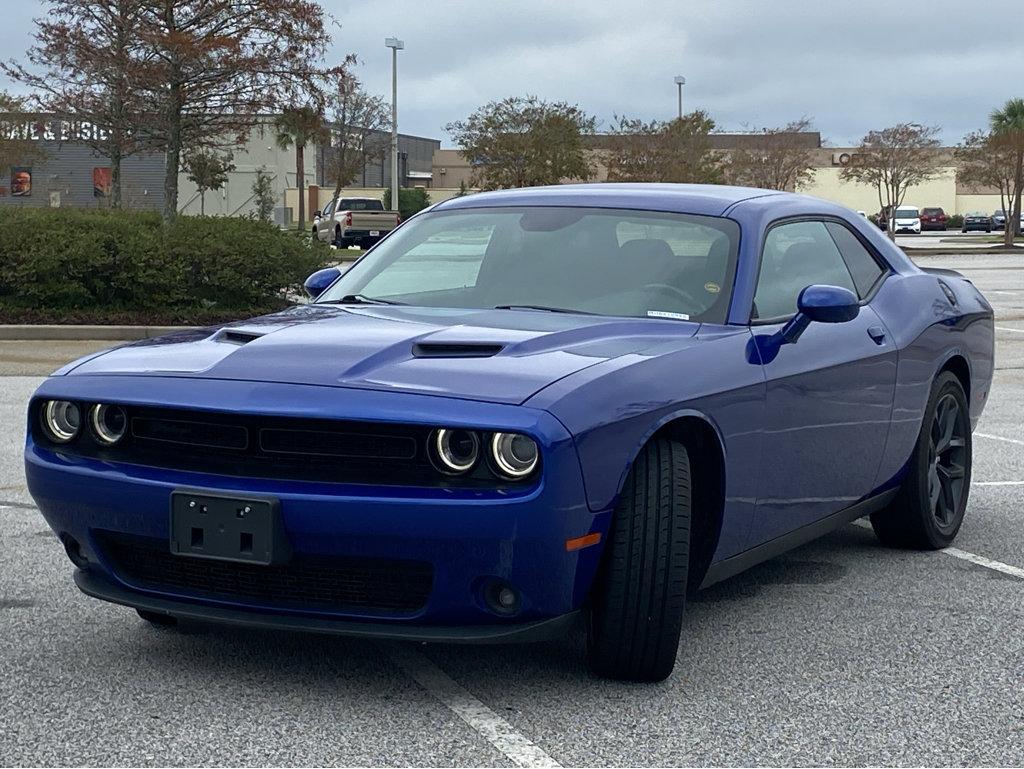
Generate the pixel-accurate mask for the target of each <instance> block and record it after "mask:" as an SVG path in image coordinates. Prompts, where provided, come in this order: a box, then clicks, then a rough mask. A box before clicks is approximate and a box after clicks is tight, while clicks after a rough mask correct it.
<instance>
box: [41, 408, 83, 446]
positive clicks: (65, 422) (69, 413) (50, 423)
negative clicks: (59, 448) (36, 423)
mask: <svg viewBox="0 0 1024 769" xmlns="http://www.w3.org/2000/svg"><path fill="white" fill-rule="evenodd" d="M81 426H82V412H81V410H80V409H79V408H78V406H77V405H76V404H74V403H72V402H71V401H46V403H44V404H43V429H44V430H46V434H47V436H48V437H49V438H50V440H52V441H54V442H55V443H68V442H69V441H71V440H73V439H74V437H75V436H76V435H78V430H79V429H80V428H81Z"/></svg>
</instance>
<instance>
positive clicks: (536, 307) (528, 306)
mask: <svg viewBox="0 0 1024 769" xmlns="http://www.w3.org/2000/svg"><path fill="white" fill-rule="evenodd" d="M494 309H495V310H540V311H541V312H564V313H568V314H569V315H597V313H596V312H587V311H586V310H570V309H569V308H567V307H545V306H544V305H542V304H499V305H497V306H496V307H495V308H494Z"/></svg>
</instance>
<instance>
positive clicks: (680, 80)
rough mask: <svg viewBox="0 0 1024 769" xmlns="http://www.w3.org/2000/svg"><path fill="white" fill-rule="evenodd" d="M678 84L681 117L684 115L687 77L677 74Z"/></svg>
mask: <svg viewBox="0 0 1024 769" xmlns="http://www.w3.org/2000/svg"><path fill="white" fill-rule="evenodd" d="M676 85H677V86H678V87H679V119H680V120H681V119H682V117H683V86H684V85H686V78H685V77H683V76H682V75H676Z"/></svg>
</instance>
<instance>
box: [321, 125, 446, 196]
mask: <svg viewBox="0 0 1024 769" xmlns="http://www.w3.org/2000/svg"><path fill="white" fill-rule="evenodd" d="M383 140H384V141H385V146H384V149H383V150H382V151H381V152H379V153H377V154H376V155H372V156H370V157H369V158H367V162H366V165H365V166H364V168H363V171H362V173H361V174H360V175H358V176H357V177H356V178H355V179H354V180H353V181H352V183H351V186H354V187H389V186H391V143H390V139H389V138H387V137H383ZM440 148H441V140H440V139H428V138H426V137H423V136H409V135H407V134H398V177H399V180H400V181H401V182H403V183H406V181H407V176H408V173H409V172H410V171H420V172H425V173H430V171H431V168H432V164H433V159H434V150H436V149H440ZM333 151H334V150H333V148H331V147H325V146H319V147H318V148H317V183H318V184H319V185H320V186H321V187H333V186H334V174H333V173H332V171H331V165H330V163H329V162H328V160H329V157H330V153H331V152H333ZM409 186H412V185H411V184H410V185H409Z"/></svg>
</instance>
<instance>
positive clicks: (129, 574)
mask: <svg viewBox="0 0 1024 769" xmlns="http://www.w3.org/2000/svg"><path fill="white" fill-rule="evenodd" d="M96 542H97V545H98V546H99V548H100V550H101V552H102V553H103V555H104V556H105V557H106V559H107V561H108V562H109V563H110V565H111V566H112V568H113V569H114V571H115V573H116V574H117V575H118V577H120V578H121V579H123V580H124V581H125V582H127V583H128V584H130V585H133V586H134V587H137V588H140V589H143V590H158V591H161V592H168V593H178V594H185V595H188V596H192V597H197V598H210V599H221V600H230V601H233V602H237V603H243V604H249V605H251V606H258V607H265V608H280V609H292V610H300V611H307V612H352V611H355V612H367V613H374V614H410V613H413V612H416V611H419V610H420V609H422V608H423V607H424V606H425V605H426V603H427V599H428V598H429V597H430V591H431V588H432V586H433V582H434V570H433V566H431V564H429V563H424V562H422V561H403V560H388V559H376V558H374V559H369V558H338V557H328V556H308V555H303V556H295V557H294V558H293V559H292V560H291V561H290V562H289V563H286V564H280V565H273V566H259V565H254V564H247V563H231V562H229V561H213V560H208V559H202V558H190V557H187V556H179V555H173V554H172V553H171V552H170V547H169V545H168V543H167V541H166V540H163V539H155V538H152V537H139V536H134V535H128V534H118V533H115V532H109V531H100V532H96Z"/></svg>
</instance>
